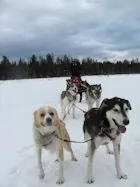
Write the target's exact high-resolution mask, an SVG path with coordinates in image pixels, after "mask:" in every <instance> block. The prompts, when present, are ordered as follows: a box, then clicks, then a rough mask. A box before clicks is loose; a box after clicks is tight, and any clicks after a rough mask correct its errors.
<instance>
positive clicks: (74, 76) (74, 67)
mask: <svg viewBox="0 0 140 187" xmlns="http://www.w3.org/2000/svg"><path fill="white" fill-rule="evenodd" d="M70 74H71V80H72V82H73V83H80V82H81V64H80V62H79V61H78V60H76V59H74V60H72V62H71V64H70Z"/></svg>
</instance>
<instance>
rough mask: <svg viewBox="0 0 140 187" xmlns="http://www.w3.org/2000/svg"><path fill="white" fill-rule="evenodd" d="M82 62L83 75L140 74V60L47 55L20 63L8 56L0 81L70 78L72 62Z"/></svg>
mask: <svg viewBox="0 0 140 187" xmlns="http://www.w3.org/2000/svg"><path fill="white" fill-rule="evenodd" d="M73 59H75V60H77V61H80V63H81V66H82V75H114V74H138V73H140V62H139V60H138V59H137V58H136V59H132V60H131V61H129V60H127V59H125V60H123V61H116V62H115V63H114V62H110V61H102V62H101V61H97V60H94V59H92V58H90V57H87V58H83V59H82V60H79V59H78V58H72V57H69V56H67V55H64V56H62V57H59V56H58V57H54V55H53V54H47V55H46V56H45V57H41V56H40V57H37V56H36V55H34V54H33V55H32V56H31V57H30V58H29V59H28V60H24V59H20V60H19V61H18V62H14V61H10V60H9V59H8V58H7V57H6V56H3V57H2V60H0V80H9V79H28V78H46V77H62V76H70V73H69V67H70V62H71V61H72V60H73Z"/></svg>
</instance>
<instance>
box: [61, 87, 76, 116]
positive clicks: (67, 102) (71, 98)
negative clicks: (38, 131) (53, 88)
mask: <svg viewBox="0 0 140 187" xmlns="http://www.w3.org/2000/svg"><path fill="white" fill-rule="evenodd" d="M77 92H78V88H77V86H76V84H74V83H71V84H70V86H69V87H68V88H67V89H66V90H65V91H62V93H61V96H60V101H61V111H62V114H63V118H64V117H65V116H66V114H67V113H68V114H69V110H70V107H72V116H73V118H75V102H76V100H77ZM66 108H67V113H66Z"/></svg>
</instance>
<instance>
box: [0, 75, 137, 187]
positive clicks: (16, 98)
mask: <svg viewBox="0 0 140 187" xmlns="http://www.w3.org/2000/svg"><path fill="white" fill-rule="evenodd" d="M85 78H86V79H87V80H88V81H89V82H90V83H101V84H102V88H103V94H102V99H103V98H105V97H113V96H119V97H124V98H126V99H129V101H130V103H131V105H132V111H130V121H131V123H130V125H129V126H128V128H127V132H126V134H125V135H124V137H123V140H122V150H121V160H122V168H123V170H124V171H125V173H127V175H128V179H127V180H118V179H117V178H116V171H115V166H114V157H113V156H112V155H107V154H106V149H105V147H100V148H99V149H98V152H97V153H96V156H95V162H94V168H93V171H94V178H95V182H94V183H93V184H91V186H95V187H102V186H103V187H122V186H123V187H139V186H140V109H139V108H140V98H139V97H140V88H139V85H140V75H120V76H87V77H83V80H84V79H85ZM65 79H66V78H52V79H51V78H50V79H34V80H14V81H0V187H46V186H51V187H53V186H57V185H56V174H57V163H55V162H54V160H55V158H56V157H55V155H51V154H50V153H49V152H47V151H45V152H43V164H44V168H45V173H46V176H45V178H44V179H43V180H41V181H40V180H38V178H37V165H36V154H35V149H34V146H33V139H32V119H33V116H32V113H33V111H34V110H35V109H36V108H38V107H40V106H44V105H52V106H54V107H56V109H57V110H58V112H59V114H60V115H61V112H60V103H59V95H60V92H61V91H62V90H63V89H65ZM77 105H78V106H79V107H81V108H83V109H86V108H87V106H86V104H85V101H84V100H83V102H82V103H81V104H79V103H77ZM76 116H77V117H76V119H72V117H71V115H69V116H67V118H66V120H65V122H66V124H67V129H68V131H69V134H70V136H71V139H72V140H78V141H82V140H83V133H82V125H83V113H82V112H81V111H79V110H76ZM72 147H73V150H74V153H75V155H76V157H77V158H78V162H71V160H70V156H69V154H68V153H67V152H65V162H64V174H65V179H66V182H65V183H64V184H63V186H65V187H77V186H81V187H82V186H88V184H85V183H84V179H85V174H86V166H87V158H85V156H84V154H85V151H86V145H85V144H72Z"/></svg>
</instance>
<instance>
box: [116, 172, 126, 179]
mask: <svg viewBox="0 0 140 187" xmlns="http://www.w3.org/2000/svg"><path fill="white" fill-rule="evenodd" d="M117 177H118V179H127V175H126V174H125V173H120V174H118V175H117Z"/></svg>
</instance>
